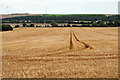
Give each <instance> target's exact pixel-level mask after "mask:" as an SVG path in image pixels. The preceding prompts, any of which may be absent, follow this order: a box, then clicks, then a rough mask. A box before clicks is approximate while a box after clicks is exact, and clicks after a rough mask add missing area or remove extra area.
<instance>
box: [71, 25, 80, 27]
mask: <svg viewBox="0 0 120 80" xmlns="http://www.w3.org/2000/svg"><path fill="white" fill-rule="evenodd" d="M72 27H81V26H79V25H72Z"/></svg>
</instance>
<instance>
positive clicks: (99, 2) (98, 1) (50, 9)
mask: <svg viewBox="0 0 120 80" xmlns="http://www.w3.org/2000/svg"><path fill="white" fill-rule="evenodd" d="M118 1H119V0H0V14H8V13H9V14H10V13H30V14H118Z"/></svg>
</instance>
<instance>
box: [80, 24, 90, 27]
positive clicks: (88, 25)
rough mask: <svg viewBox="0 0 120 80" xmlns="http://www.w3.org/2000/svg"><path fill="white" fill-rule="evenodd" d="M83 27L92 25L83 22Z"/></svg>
mask: <svg viewBox="0 0 120 80" xmlns="http://www.w3.org/2000/svg"><path fill="white" fill-rule="evenodd" d="M81 26H82V27H90V24H83V25H81Z"/></svg>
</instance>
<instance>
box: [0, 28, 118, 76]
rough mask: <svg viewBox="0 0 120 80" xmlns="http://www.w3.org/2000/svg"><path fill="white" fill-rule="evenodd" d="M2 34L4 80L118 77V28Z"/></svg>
mask: <svg viewBox="0 0 120 80" xmlns="http://www.w3.org/2000/svg"><path fill="white" fill-rule="evenodd" d="M1 33H2V77H3V78H117V77H118V28H103V27H101V28H83V27H78V28H18V29H14V30H13V31H8V32H1Z"/></svg>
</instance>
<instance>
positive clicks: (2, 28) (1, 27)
mask: <svg viewBox="0 0 120 80" xmlns="http://www.w3.org/2000/svg"><path fill="white" fill-rule="evenodd" d="M12 30H13V28H12V27H11V26H10V25H6V24H0V31H12Z"/></svg>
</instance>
